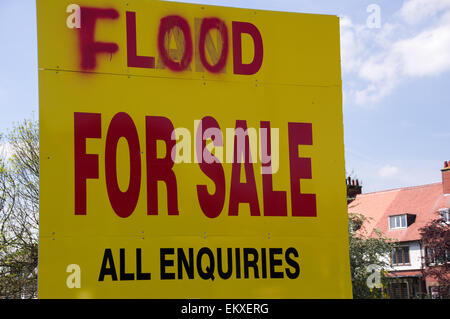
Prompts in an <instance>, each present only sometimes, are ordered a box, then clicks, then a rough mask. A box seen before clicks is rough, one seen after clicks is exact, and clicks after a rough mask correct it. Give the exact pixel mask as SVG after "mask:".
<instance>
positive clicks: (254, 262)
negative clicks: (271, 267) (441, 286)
mask: <svg viewBox="0 0 450 319" xmlns="http://www.w3.org/2000/svg"><path fill="white" fill-rule="evenodd" d="M249 255H253V258H252V260H249ZM250 267H251V268H253V273H254V277H255V278H256V279H257V278H259V270H258V251H257V250H256V249H255V248H244V278H249V268H250Z"/></svg>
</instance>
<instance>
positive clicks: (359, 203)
mask: <svg viewBox="0 0 450 319" xmlns="http://www.w3.org/2000/svg"><path fill="white" fill-rule="evenodd" d="M444 207H450V196H449V195H444V194H443V192H442V183H435V184H429V185H423V186H415V187H406V188H399V189H394V190H389V191H382V192H375V193H368V194H360V195H358V196H357V197H356V199H355V200H354V201H353V202H351V203H350V204H349V206H348V211H349V213H359V214H362V215H364V216H366V217H367V218H368V222H366V223H364V230H360V231H359V234H361V235H369V236H374V235H375V233H374V229H379V230H380V231H381V232H382V233H383V234H384V235H385V236H386V237H388V238H393V239H396V240H398V241H413V240H419V239H420V234H419V229H420V228H421V227H423V226H425V225H426V224H428V223H429V222H430V221H432V220H433V219H436V218H438V217H439V215H438V210H439V209H440V208H444ZM400 214H413V215H416V220H415V222H414V223H412V224H411V225H410V226H409V227H407V228H406V229H395V230H391V229H389V216H392V215H400Z"/></svg>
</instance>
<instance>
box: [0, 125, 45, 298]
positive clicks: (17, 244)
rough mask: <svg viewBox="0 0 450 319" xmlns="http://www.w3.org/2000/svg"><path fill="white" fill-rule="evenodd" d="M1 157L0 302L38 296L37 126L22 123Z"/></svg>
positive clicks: (7, 136) (11, 133)
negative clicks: (4, 299) (7, 151)
mask: <svg viewBox="0 0 450 319" xmlns="http://www.w3.org/2000/svg"><path fill="white" fill-rule="evenodd" d="M4 142H6V143H7V145H8V149H9V151H10V153H9V154H0V155H1V156H2V157H1V158H0V298H35V297H36V296H37V258H38V256H37V251H38V232H39V124H38V122H36V121H33V120H25V121H24V122H22V123H21V124H18V125H16V126H15V127H13V129H12V131H11V132H9V133H8V134H7V135H6V136H5V137H4Z"/></svg>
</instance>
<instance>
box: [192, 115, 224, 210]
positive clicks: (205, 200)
mask: <svg viewBox="0 0 450 319" xmlns="http://www.w3.org/2000/svg"><path fill="white" fill-rule="evenodd" d="M199 127H201V128H200V129H199V130H198V131H197V145H198V143H201V148H200V147H198V149H197V150H196V151H197V158H199V159H200V158H201V159H202V160H201V161H199V164H198V165H199V166H200V169H201V170H202V172H203V173H205V175H206V176H208V177H209V178H210V179H211V180H212V181H213V182H214V184H215V188H216V190H215V193H214V194H209V193H208V188H207V186H206V185H197V196H198V201H199V203H200V207H201V209H202V211H203V213H204V214H205V216H207V217H209V218H216V217H218V216H219V215H220V213H221V212H222V209H223V205H224V203H225V174H224V171H223V167H222V164H221V163H220V161H219V160H218V159H217V158H216V157H215V156H213V155H212V154H211V153H209V154H211V156H212V157H214V159H215V160H214V161H212V163H207V162H206V161H205V159H204V158H203V150H205V151H206V152H209V151H208V149H207V148H206V140H207V139H208V138H210V137H211V138H212V136H207V135H206V136H205V135H204V132H205V131H206V130H208V129H211V128H215V129H217V130H216V131H217V132H219V133H220V126H219V124H218V123H217V121H216V120H215V119H214V118H213V117H211V116H206V117H204V118H203V119H202V121H201V126H199ZM213 142H214V145H215V146H222V145H223V140H222V135H221V133H220V136H214V139H213Z"/></svg>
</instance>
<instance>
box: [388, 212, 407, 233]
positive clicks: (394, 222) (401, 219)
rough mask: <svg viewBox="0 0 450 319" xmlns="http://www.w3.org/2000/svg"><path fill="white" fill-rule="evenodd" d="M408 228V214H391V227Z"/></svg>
mask: <svg viewBox="0 0 450 319" xmlns="http://www.w3.org/2000/svg"><path fill="white" fill-rule="evenodd" d="M399 228H406V214H404V215H396V216H389V229H399Z"/></svg>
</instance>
